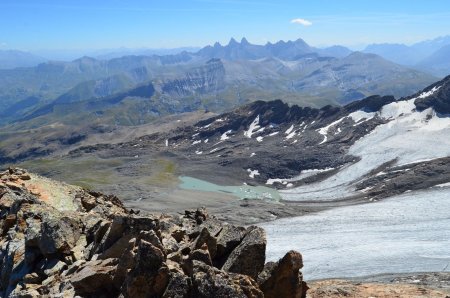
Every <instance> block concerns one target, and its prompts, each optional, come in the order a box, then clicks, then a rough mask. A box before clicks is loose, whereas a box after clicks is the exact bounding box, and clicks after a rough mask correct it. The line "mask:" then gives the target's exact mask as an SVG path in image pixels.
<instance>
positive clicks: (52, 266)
mask: <svg viewBox="0 0 450 298" xmlns="http://www.w3.org/2000/svg"><path fill="white" fill-rule="evenodd" d="M0 232H1V237H0V246H1V249H0V268H1V273H0V297H38V296H39V297H42V296H51V297H74V296H81V297H118V296H119V297H305V295H306V290H307V286H306V284H305V283H304V282H303V281H302V275H301V273H300V272H299V269H300V268H302V266H303V264H302V256H301V255H300V254H299V253H298V252H295V251H290V252H288V253H287V254H286V255H285V256H284V257H283V258H282V259H281V260H280V261H279V262H276V263H273V262H269V263H267V264H265V249H266V236H265V232H264V230H263V229H261V228H259V227H255V226H251V227H248V228H244V227H236V226H233V225H229V224H226V223H224V222H220V221H219V220H217V219H215V218H214V217H213V216H209V215H208V214H207V213H206V211H205V210H204V209H198V210H196V211H186V212H185V213H184V214H183V215H180V216H178V217H176V216H175V217H174V216H168V215H161V216H155V215H141V214H140V213H139V212H136V211H133V210H127V209H125V208H124V207H123V205H122V203H121V201H120V200H119V199H118V198H116V197H114V196H107V195H103V194H100V193H96V192H90V191H86V190H83V189H81V188H77V187H73V186H70V185H65V184H63V183H59V182H55V181H51V180H49V179H46V178H42V177H40V176H37V175H34V174H30V173H27V172H26V171H24V170H21V169H9V170H7V171H6V172H3V173H0Z"/></svg>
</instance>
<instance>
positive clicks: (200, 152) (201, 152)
mask: <svg viewBox="0 0 450 298" xmlns="http://www.w3.org/2000/svg"><path fill="white" fill-rule="evenodd" d="M195 154H197V155H200V154H203V151H198V150H197V151H195Z"/></svg>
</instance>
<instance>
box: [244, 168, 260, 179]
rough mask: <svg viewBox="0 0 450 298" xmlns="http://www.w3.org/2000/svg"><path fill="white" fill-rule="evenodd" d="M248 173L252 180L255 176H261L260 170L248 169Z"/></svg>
mask: <svg viewBox="0 0 450 298" xmlns="http://www.w3.org/2000/svg"><path fill="white" fill-rule="evenodd" d="M247 172H248V176H249V177H250V178H252V179H254V178H255V176H259V171H258V170H252V169H247Z"/></svg>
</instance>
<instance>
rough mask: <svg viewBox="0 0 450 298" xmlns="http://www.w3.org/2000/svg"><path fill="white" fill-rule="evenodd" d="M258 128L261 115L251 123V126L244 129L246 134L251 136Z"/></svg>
mask: <svg viewBox="0 0 450 298" xmlns="http://www.w3.org/2000/svg"><path fill="white" fill-rule="evenodd" d="M257 129H259V115H258V116H257V117H256V118H255V120H253V122H252V123H251V124H250V127H249V128H248V130H247V131H244V136H246V137H247V138H251V137H252V135H253V132H254V131H255V130H257Z"/></svg>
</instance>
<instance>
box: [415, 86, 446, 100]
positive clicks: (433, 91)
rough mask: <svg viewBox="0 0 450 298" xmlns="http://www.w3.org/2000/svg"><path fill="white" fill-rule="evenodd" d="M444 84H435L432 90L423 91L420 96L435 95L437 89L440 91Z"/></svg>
mask: <svg viewBox="0 0 450 298" xmlns="http://www.w3.org/2000/svg"><path fill="white" fill-rule="evenodd" d="M441 87H442V86H434V87H433V88H432V89H431V90H430V91H428V92H423V93H422V94H420V95H419V96H418V98H427V97H428V96H431V95H433V94H434V93H435V92H436V91H438V90H439V89H440V88H441Z"/></svg>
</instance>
